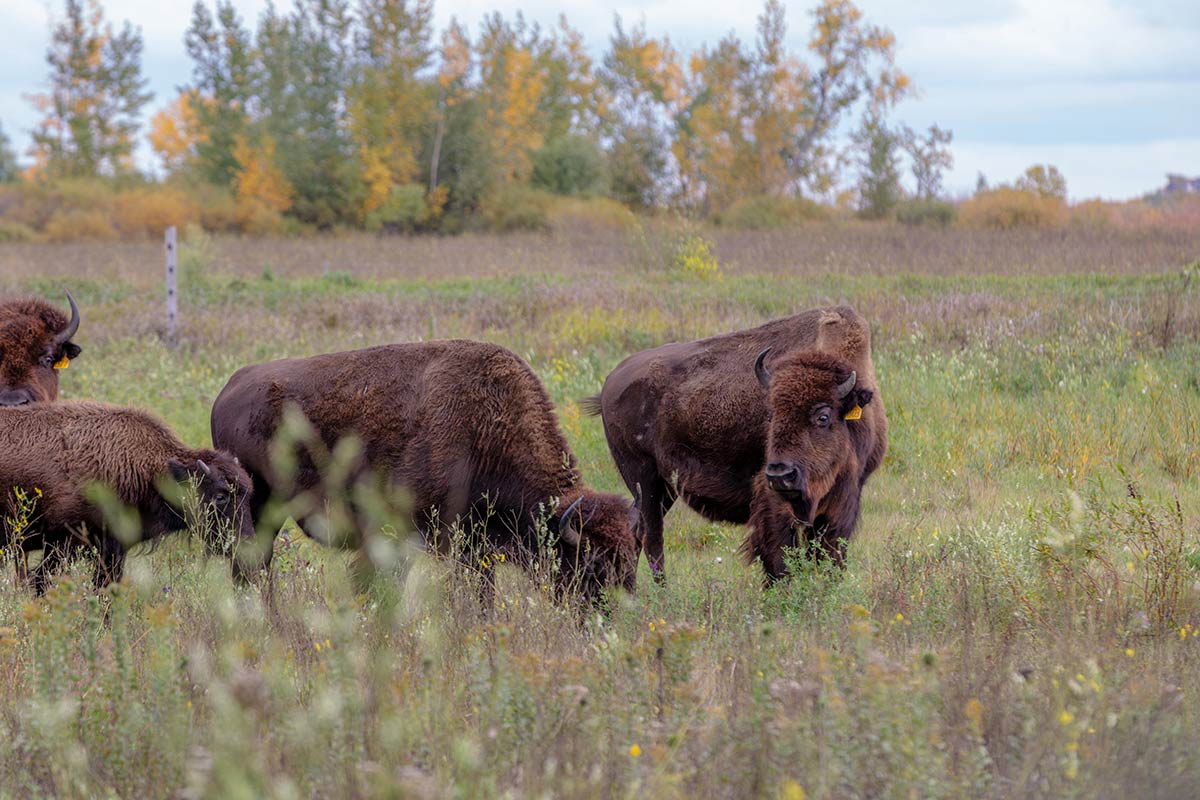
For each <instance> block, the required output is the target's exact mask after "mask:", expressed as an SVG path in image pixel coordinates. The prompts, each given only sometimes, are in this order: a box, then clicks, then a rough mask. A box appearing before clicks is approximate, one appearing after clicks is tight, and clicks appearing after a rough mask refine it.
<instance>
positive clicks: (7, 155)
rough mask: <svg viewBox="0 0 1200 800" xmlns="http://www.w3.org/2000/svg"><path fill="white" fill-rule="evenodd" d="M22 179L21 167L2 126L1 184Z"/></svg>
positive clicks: (0, 137) (0, 153) (0, 151)
mask: <svg viewBox="0 0 1200 800" xmlns="http://www.w3.org/2000/svg"><path fill="white" fill-rule="evenodd" d="M20 177H21V165H20V164H18V163H17V154H16V153H15V152H13V149H12V142H11V141H10V140H9V138H8V134H6V133H5V132H4V126H2V125H0V183H12V182H13V181H16V180H17V179H19V178H20Z"/></svg>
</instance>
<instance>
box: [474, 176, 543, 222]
mask: <svg viewBox="0 0 1200 800" xmlns="http://www.w3.org/2000/svg"><path fill="white" fill-rule="evenodd" d="M553 202H554V198H553V197H552V196H551V195H549V194H547V193H546V192H543V191H540V190H538V189H531V188H529V187H528V186H517V185H511V184H510V185H508V186H504V187H503V188H501V189H500V190H499V191H497V192H494V193H493V194H492V195H491V196H490V197H489V198H488V199H487V201H485V203H484V205H483V209H482V210H483V218H484V220H485V221H486V222H487V225H488V227H489V228H491V229H492V230H493V231H497V232H500V233H505V232H509V231H540V230H546V229H547V228H549V227H550V207H551V205H553Z"/></svg>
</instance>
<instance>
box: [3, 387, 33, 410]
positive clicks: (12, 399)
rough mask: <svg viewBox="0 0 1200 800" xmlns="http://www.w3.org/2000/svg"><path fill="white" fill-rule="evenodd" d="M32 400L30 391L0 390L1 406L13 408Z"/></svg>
mask: <svg viewBox="0 0 1200 800" xmlns="http://www.w3.org/2000/svg"><path fill="white" fill-rule="evenodd" d="M29 402H30V397H29V392H22V391H10V392H0V407H4V408H11V407H13V406H24V405H28V404H29Z"/></svg>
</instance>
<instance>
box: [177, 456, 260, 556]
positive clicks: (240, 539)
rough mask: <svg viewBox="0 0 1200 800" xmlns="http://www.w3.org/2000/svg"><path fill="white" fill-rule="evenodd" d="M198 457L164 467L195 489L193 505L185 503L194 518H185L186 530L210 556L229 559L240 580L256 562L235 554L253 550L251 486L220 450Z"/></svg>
mask: <svg viewBox="0 0 1200 800" xmlns="http://www.w3.org/2000/svg"><path fill="white" fill-rule="evenodd" d="M198 456H199V457H197V458H185V459H183V460H180V459H171V460H170V461H169V462H167V467H168V469H169V471H170V473H171V477H172V478H174V479H175V480H176V481H178V482H180V483H188V484H190V485H191V486H193V487H194V488H195V496H194V498H193V500H194V503H187V504H186V505H187V506H190V508H189V509H188V510H189V512H192V513H194V517H193V516H190V515H189V517H188V522H189V527H190V528H192V530H193V531H196V532H198V533H199V534H200V536H201V538H202V539H203V541H204V546H205V548H206V549H207V550H208V552H209V553H210V554H213V555H216V554H222V555H227V556H229V557H230V558H231V559H233V572H234V575H235V576H237V577H239V578H240V577H242V576H243V574H244V573H248V572H252V571H253V569H252V568H250V564H251V563H254V564H257V561H258V559H255V558H253V557H251V558H249V559H247V558H246V557H245V554H243V553H240V552H239V550H240V549H241V547H242V545H248V546H249V547H248V549H250V550H252V549H253V547H252V545H253V541H254V520H253V518H252V516H251V514H250V493H251V492H252V491H253V484H252V483H251V481H250V476H249V475H248V474H247V473H246V470H245V469H243V468H242V465H241V464H240V463H238V460H237V458H236V457H234V456H231V455H229V454H228V453H224V452H222V451H220V450H204V451H201V452H200V453H199V454H198ZM243 560H245V561H247V564H243V563H242V561H243Z"/></svg>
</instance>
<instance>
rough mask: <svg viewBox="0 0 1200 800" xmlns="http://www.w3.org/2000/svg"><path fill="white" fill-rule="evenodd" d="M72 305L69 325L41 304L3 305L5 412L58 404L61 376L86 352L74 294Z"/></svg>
mask: <svg viewBox="0 0 1200 800" xmlns="http://www.w3.org/2000/svg"><path fill="white" fill-rule="evenodd" d="M67 302H68V303H69V304H70V306H71V317H70V319H68V318H67V317H66V316H65V315H64V314H63V313H62V312H61V311H59V310H58V309H57V308H54V307H53V306H51V305H48V304H47V303H44V302H42V301H41V300H33V299H17V300H4V301H0V408H3V407H11V406H21V405H26V404H28V403H39V402H52V401H54V400H56V399H58V370H59V369H62V368H63V367H65V365H66V364H67V362H69V361H70V360H71V359H73V358H75V357H76V356H78V355H79V353H80V352H81V351H80V348H79V346H78V345H76V344H75V343H74V342H72V341H71V337H73V336H74V335H75V334H76V332H77V331H78V330H79V321H80V315H79V306H78V305H76V304H75V298H73V297H72V296H71V293H70V292H67Z"/></svg>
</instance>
